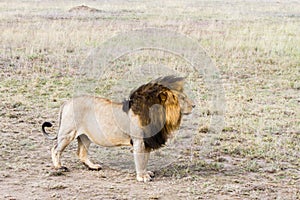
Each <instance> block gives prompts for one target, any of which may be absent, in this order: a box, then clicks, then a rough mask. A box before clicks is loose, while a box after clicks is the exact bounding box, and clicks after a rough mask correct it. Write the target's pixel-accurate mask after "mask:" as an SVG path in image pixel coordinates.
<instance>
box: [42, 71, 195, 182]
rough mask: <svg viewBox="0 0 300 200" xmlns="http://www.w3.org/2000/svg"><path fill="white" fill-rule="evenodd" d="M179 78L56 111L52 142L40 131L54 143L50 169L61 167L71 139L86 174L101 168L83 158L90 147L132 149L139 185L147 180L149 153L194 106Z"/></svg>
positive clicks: (85, 100)
mask: <svg viewBox="0 0 300 200" xmlns="http://www.w3.org/2000/svg"><path fill="white" fill-rule="evenodd" d="M183 84H184V78H181V77H175V76H166V77H160V78H158V79H156V80H154V81H151V82H149V83H147V84H145V85H142V86H140V87H139V88H137V89H136V90H134V91H133V92H131V94H130V96H129V99H128V100H125V101H124V102H122V103H114V102H111V101H110V100H108V99H104V98H100V97H93V96H80V97H75V98H73V99H71V100H69V101H67V102H65V103H64V104H63V105H62V106H61V110H60V122H59V131H58V134H57V136H55V137H51V136H49V134H48V133H47V132H46V131H45V127H51V126H52V124H51V123H50V122H44V123H43V125H42V131H43V133H44V135H45V136H46V137H47V138H49V139H52V140H54V139H57V144H56V145H55V146H54V147H53V148H52V161H53V164H54V168H55V169H63V170H67V168H66V167H62V165H61V162H60V156H61V153H62V152H63V150H64V149H65V148H66V147H67V146H68V145H69V144H70V142H72V141H73V140H74V139H75V138H77V141H78V151H77V154H78V157H79V159H80V160H81V161H82V162H83V163H84V164H85V165H86V166H87V167H88V168H90V169H94V170H99V169H101V166H100V165H97V164H94V163H92V162H91V161H90V160H89V159H88V157H87V154H88V149H89V146H90V144H91V142H94V143H96V144H98V145H101V146H105V147H112V146H129V145H132V146H133V154H134V162H135V168H136V173H137V180H138V181H144V182H147V181H150V180H151V176H153V173H152V172H148V171H146V166H147V163H148V159H149V154H150V151H151V150H154V149H158V148H160V147H162V146H164V145H165V143H166V141H167V139H168V138H169V137H170V136H171V133H172V132H173V131H175V130H176V129H178V127H179V125H180V121H181V116H182V114H190V113H191V111H192V108H193V107H194V105H193V104H192V101H190V100H189V99H188V98H187V97H186V95H185V94H184V93H183Z"/></svg>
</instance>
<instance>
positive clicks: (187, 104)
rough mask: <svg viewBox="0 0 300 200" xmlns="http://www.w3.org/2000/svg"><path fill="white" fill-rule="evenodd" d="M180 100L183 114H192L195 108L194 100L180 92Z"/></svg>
mask: <svg viewBox="0 0 300 200" xmlns="http://www.w3.org/2000/svg"><path fill="white" fill-rule="evenodd" d="M178 101H179V104H180V111H181V114H183V115H188V114H191V112H192V110H193V108H194V107H195V104H194V102H193V101H192V100H191V99H189V98H188V97H187V95H186V94H185V93H180V94H178Z"/></svg>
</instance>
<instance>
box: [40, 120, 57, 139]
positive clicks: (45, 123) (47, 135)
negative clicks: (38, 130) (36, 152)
mask: <svg viewBox="0 0 300 200" xmlns="http://www.w3.org/2000/svg"><path fill="white" fill-rule="evenodd" d="M45 127H52V124H51V123H50V122H44V123H43V125H42V131H43V134H44V136H45V137H46V138H48V139H49V140H56V139H57V135H56V136H52V137H51V136H50V135H49V133H47V132H46V130H45Z"/></svg>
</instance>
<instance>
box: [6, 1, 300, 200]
mask: <svg viewBox="0 0 300 200" xmlns="http://www.w3.org/2000/svg"><path fill="white" fill-rule="evenodd" d="M78 5H81V3H80V2H79V1H78V2H77V1H64V2H63V3H62V2H56V3H53V2H48V1H47V2H42V1H41V2H29V1H26V2H24V1H14V2H5V1H2V2H0V22H1V23H0V29H1V33H0V39H1V43H0V45H1V46H0V70H1V71H0V99H1V103H0V118H1V124H0V134H1V136H2V137H1V138H2V139H0V141H1V146H0V149H1V156H0V157H2V160H4V161H3V162H2V163H1V165H0V170H1V174H2V175H3V176H2V177H3V178H5V179H9V178H10V176H9V175H8V173H9V172H11V171H13V172H15V173H19V172H20V171H22V170H30V168H31V166H30V164H28V163H26V161H24V159H25V160H26V158H24V155H25V154H26V153H25V152H26V151H29V152H30V155H29V156H28V157H29V158H32V157H35V156H34V155H35V154H36V151H38V150H41V149H42V150H43V151H44V152H43V155H44V157H43V158H42V159H44V162H47V163H48V157H46V156H45V155H47V154H46V153H47V152H46V151H45V148H43V147H41V146H42V145H43V144H44V142H41V141H39V140H40V139H38V140H36V139H35V138H36V137H38V138H40V137H41V135H40V134H39V133H38V132H39V129H40V127H39V126H40V123H41V122H42V121H44V120H45V119H52V120H56V118H57V112H58V109H59V105H60V104H61V103H62V102H63V101H64V100H65V99H68V98H70V97H71V96H72V95H73V94H74V91H76V88H74V85H76V81H77V80H76V76H77V75H78V74H79V68H80V66H82V65H83V64H84V63H85V60H86V58H87V57H88V55H89V52H90V51H91V49H92V48H94V47H98V46H100V45H101V44H102V43H103V42H105V41H106V40H108V39H109V38H111V37H112V36H115V35H117V34H118V33H120V32H121V33H122V32H127V31H131V30H134V29H136V28H143V27H158V28H164V29H167V30H171V31H178V32H180V33H182V34H185V35H187V36H189V37H192V38H194V39H195V40H197V41H199V43H200V44H201V46H202V47H203V48H204V49H205V50H206V51H207V52H208V55H210V56H211V57H212V59H213V60H214V62H215V64H216V66H217V67H218V69H219V70H220V73H221V79H222V82H223V86H224V89H225V95H226V114H225V127H224V128H223V131H222V133H220V134H217V135H213V136H211V138H212V140H210V142H209V143H205V141H204V140H203V138H206V137H208V134H209V133H208V132H207V127H209V117H210V110H209V109H210V95H209V94H207V89H206V88H205V84H204V82H203V80H201V78H200V79H198V82H192V81H191V82H190V87H191V88H192V89H191V90H192V93H193V95H194V96H195V97H196V98H197V102H198V105H199V107H198V109H197V113H196V115H195V116H194V117H197V122H195V123H194V124H196V125H194V126H196V127H195V128H194V129H193V130H195V131H194V132H193V139H192V144H190V145H188V146H186V151H184V150H183V151H182V152H180V153H182V159H180V160H178V163H176V164H173V165H172V166H171V167H168V168H166V169H164V170H162V171H160V172H159V173H158V174H157V175H158V177H159V180H160V181H161V184H162V185H161V186H162V187H164V184H167V183H166V182H168V180H172V181H173V184H174V188H175V190H176V188H181V186H182V187H184V188H186V191H185V190H184V191H185V192H186V193H187V194H188V195H189V197H191V199H194V198H199V199H201V198H205V197H207V198H213V199H215V198H237V197H240V198H243V199H244V198H246V199H247V198H248V199H253V198H259V199H265V198H269V199H274V198H276V197H277V198H279V199H297V198H300V194H299V190H300V188H299V185H300V175H299V174H300V172H299V168H300V145H299V143H300V113H299V110H300V96H299V93H300V70H299V66H300V46H299V44H300V35H299V32H300V28H299V27H300V20H299V17H300V13H299V10H300V6H299V3H297V2H294V1H266V2H259V1H245V2H240V1H227V2H221V1H220V2H218V1H213V2H210V1H187V2H185V3H183V2H181V1H176V2H174V1H169V2H167V4H166V5H165V4H164V5H162V4H161V3H159V2H155V1H151V2H145V3H140V2H125V3H123V4H119V3H118V1H112V2H111V3H108V2H105V3H100V2H98V1H88V2H87V3H86V5H89V6H91V7H94V8H97V9H99V10H100V12H95V13H89V12H79V13H73V12H68V10H69V9H70V8H72V7H74V6H78ZM153 55H154V56H153ZM135 63H150V64H162V65H164V66H173V67H174V68H175V67H179V66H188V63H186V62H185V61H183V60H180V59H177V58H176V57H174V56H172V55H166V54H164V53H156V54H151V53H149V52H148V53H147V52H144V53H143V54H138V53H137V54H135V55H128V56H125V57H124V58H123V59H120V60H117V61H116V62H114V63H112V68H113V69H120V68H122V67H130V66H131V67H133V68H134V67H135ZM112 72H116V73H115V74H114V73H111V74H109V76H111V78H112V79H110V80H106V82H104V83H103V82H99V85H98V87H96V88H94V91H93V92H96V93H97V94H98V95H105V96H106V95H113V94H111V91H110V89H111V88H112V86H113V85H114V84H116V80H117V79H118V78H119V77H120V76H121V74H122V73H123V72H122V70H121V71H118V70H116V71H112ZM186 73H187V74H188V72H186ZM188 75H189V76H190V80H193V76H194V74H192V75H191V74H188ZM97 81H98V80H97ZM101 84H102V85H101ZM198 85H199V87H197V86H198ZM134 86H135V85H132V86H131V87H134ZM199 88H200V89H199ZM189 125H190V124H189ZM24 130H26V131H25V132H26V133H24ZM179 138H180V137H179ZM47 145H48V146H49V145H50V144H49V143H48V144H47ZM171 148H172V146H171ZM204 148H209V150H208V151H206V150H205V149H204ZM46 150H47V149H46ZM98 152H100V150H99V151H98ZM167 152H168V151H167ZM170 153H171V152H170ZM99 154H101V153H99ZM99 154H97V156H100V157H101V155H99ZM108 154H109V153H108ZM114 156H116V157H117V156H118V154H117V155H114ZM45 157H46V158H45ZM9 159H12V160H9ZM74 162H75V161H74ZM20 163H21V165H20V166H19V168H18V167H17V168H14V167H12V166H13V165H14V164H20ZM187 163H188V164H187ZM35 165H37V166H35V167H36V168H40V167H41V166H43V165H44V164H42V163H35ZM33 168H34V167H33ZM79 168H80V167H79ZM40 173H42V174H43V172H40ZM36 176H37V177H39V176H40V174H39V175H36ZM116 177H118V175H116ZM123 178H124V177H123ZM37 179H38V178H37ZM124 179H125V180H126V177H125V178H124ZM165 179H167V181H166V180H165ZM181 179H182V180H183V181H181ZM127 181H128V180H127ZM129 181H130V180H129ZM164 181H166V182H164ZM193 184H194V185H193ZM51 185H54V186H49V185H48V186H45V188H47V189H48V190H49V188H50V190H56V189H58V190H62V191H63V190H67V189H66V188H68V187H67V186H66V184H63V183H61V184H60V183H59V184H53V183H52V184H51ZM11 186H12V185H11ZM114 187H118V185H117V183H115V184H114ZM156 187H159V185H155V183H154V185H151V188H156ZM0 188H2V187H0ZM188 188H189V189H188ZM127 189H128V188H127ZM178 190H180V189H178ZM10 191H14V190H10ZM111 191H113V189H111ZM125 191H127V190H126V189H125ZM39 192H45V191H44V190H42V191H37V194H38V193H39ZM119 192H120V191H119ZM144 192H145V196H143V197H144V198H151V196H152V197H153V198H154V196H155V195H153V193H151V192H149V190H148V191H144ZM71 194H72V192H71ZM113 194H114V192H111V195H112V196H110V197H113ZM132 194H133V193H125V194H124V196H123V198H130V197H131V195H132ZM147 194H149V195H147ZM60 195H62V194H60ZM157 195H158V196H160V194H159V193H158V194H157ZM178 195H179V196H180V193H179V194H178ZM108 196H109V193H108ZM58 197H59V196H58ZM103 197H105V196H103ZM106 197H107V196H106ZM115 197H116V196H115ZM6 198H9V196H6ZM155 198H156V196H155Z"/></svg>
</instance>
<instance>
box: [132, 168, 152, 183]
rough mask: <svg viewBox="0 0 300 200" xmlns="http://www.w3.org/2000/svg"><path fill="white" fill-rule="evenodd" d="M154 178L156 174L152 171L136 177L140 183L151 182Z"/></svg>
mask: <svg viewBox="0 0 300 200" xmlns="http://www.w3.org/2000/svg"><path fill="white" fill-rule="evenodd" d="M152 177H154V173H153V172H151V171H148V172H146V173H139V174H137V176H136V179H137V180H138V181H140V182H145V183H146V182H149V181H152Z"/></svg>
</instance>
